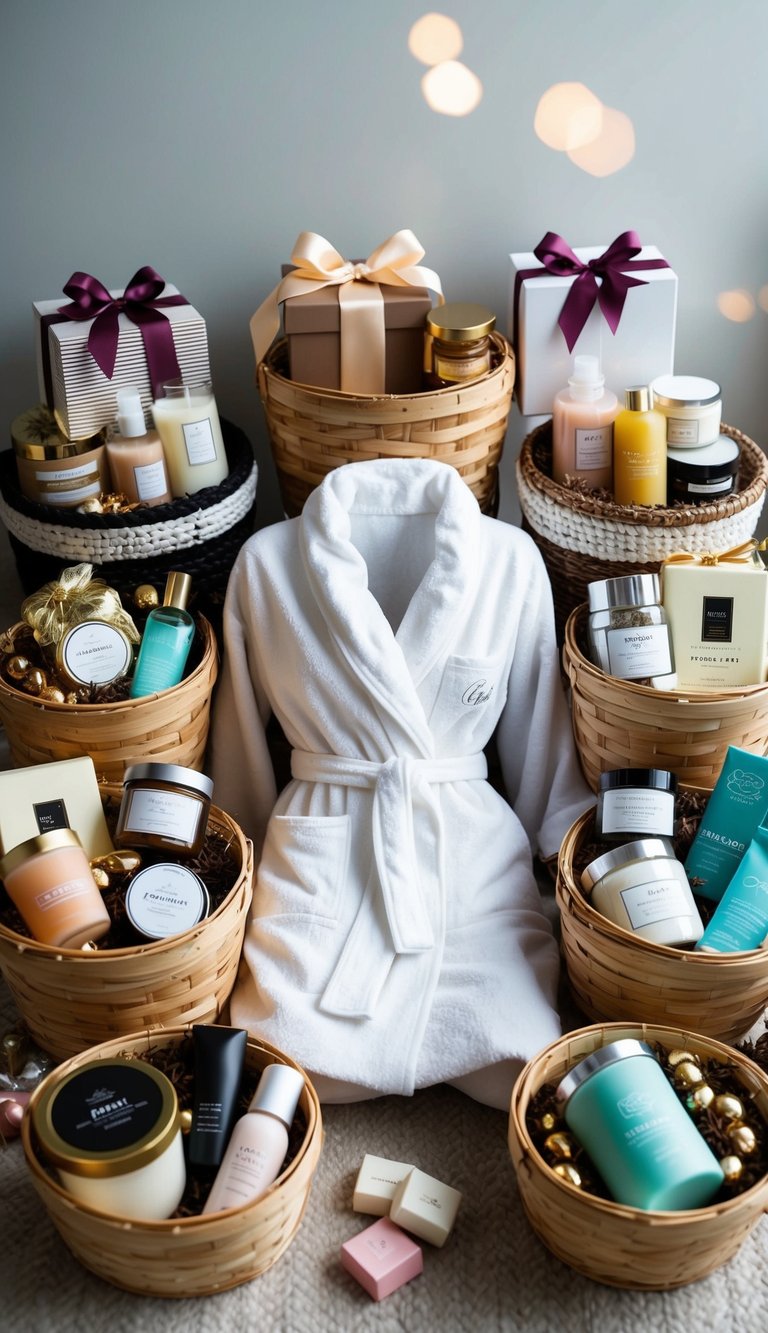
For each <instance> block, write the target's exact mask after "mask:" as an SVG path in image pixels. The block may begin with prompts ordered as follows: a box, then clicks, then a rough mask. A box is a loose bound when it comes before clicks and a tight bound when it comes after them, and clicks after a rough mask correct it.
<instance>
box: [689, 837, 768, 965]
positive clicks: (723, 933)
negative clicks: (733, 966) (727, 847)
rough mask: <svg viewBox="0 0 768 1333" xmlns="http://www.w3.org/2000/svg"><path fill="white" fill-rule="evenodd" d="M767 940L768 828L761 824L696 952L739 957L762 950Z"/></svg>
mask: <svg viewBox="0 0 768 1333" xmlns="http://www.w3.org/2000/svg"><path fill="white" fill-rule="evenodd" d="M766 936H768V828H767V827H766V825H765V824H760V825H758V827H757V829H756V830H755V836H754V838H753V839H752V841H751V843H750V844H749V847H748V848H747V852H746V855H745V857H744V859H743V860H742V862H741V864H740V866H739V868H738V870H737V871H736V874H735V875H734V877H733V879H732V880H731V882H730V884H729V885H728V888H727V889H726V890H725V893H724V894H723V896H722V898H721V899H720V902H719V903H718V905H717V908H716V910H715V914H714V916H713V917H712V918H711V920H710V922H709V925H708V926H707V928H706V930H705V931H704V934H703V935H702V937H701V939H700V940H699V942H698V944H697V945H696V948H697V949H701V950H703V951H704V952H705V953H738V952H740V951H741V950H743V949H759V948H760V946H761V944H762V943H763V940H764V939H765V938H766Z"/></svg>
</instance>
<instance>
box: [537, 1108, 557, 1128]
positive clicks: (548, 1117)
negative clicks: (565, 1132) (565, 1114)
mask: <svg viewBox="0 0 768 1333" xmlns="http://www.w3.org/2000/svg"><path fill="white" fill-rule="evenodd" d="M539 1124H540V1125H541V1128H542V1129H544V1130H546V1132H547V1133H548V1134H550V1133H551V1132H552V1130H553V1129H557V1116H556V1115H553V1114H552V1112H551V1111H545V1112H544V1114H543V1116H542V1117H541V1120H540V1121H539Z"/></svg>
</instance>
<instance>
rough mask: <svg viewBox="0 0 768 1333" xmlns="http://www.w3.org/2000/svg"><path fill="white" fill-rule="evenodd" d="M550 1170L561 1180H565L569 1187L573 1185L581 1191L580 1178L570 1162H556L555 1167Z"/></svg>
mask: <svg viewBox="0 0 768 1333" xmlns="http://www.w3.org/2000/svg"><path fill="white" fill-rule="evenodd" d="M552 1170H553V1171H554V1173H555V1175H556V1176H559V1177H560V1179H561V1180H567V1181H568V1184H569V1185H575V1186H576V1188H577V1189H581V1176H580V1175H579V1173H578V1171H577V1170H576V1167H575V1166H573V1164H572V1163H571V1162H558V1163H557V1166H553V1167H552Z"/></svg>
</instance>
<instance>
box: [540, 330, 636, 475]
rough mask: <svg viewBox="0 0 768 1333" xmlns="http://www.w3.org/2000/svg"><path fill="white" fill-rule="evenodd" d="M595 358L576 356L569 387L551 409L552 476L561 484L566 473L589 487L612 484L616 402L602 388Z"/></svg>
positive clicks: (611, 395)
mask: <svg viewBox="0 0 768 1333" xmlns="http://www.w3.org/2000/svg"><path fill="white" fill-rule="evenodd" d="M604 385H605V379H604V377H603V376H602V375H601V374H600V363H599V361H598V359H597V357H596V356H576V357H574V360H573V374H572V375H571V377H570V379H569V380H568V388H567V389H561V390H560V392H559V393H558V394H556V396H555V401H554V404H553V408H552V476H553V477H554V479H555V481H559V482H560V483H561V485H562V484H563V483H564V481H565V478H566V474H567V475H568V476H570V477H582V478H583V479H584V481H586V482H587V483H588V484H589V485H590V486H592V487H594V488H597V487H601V488H603V489H605V490H610V489H611V486H612V484H613V421H614V418H615V416H616V413H617V411H618V408H619V403H618V399H617V397H616V394H615V393H611V391H610V389H606V388H604Z"/></svg>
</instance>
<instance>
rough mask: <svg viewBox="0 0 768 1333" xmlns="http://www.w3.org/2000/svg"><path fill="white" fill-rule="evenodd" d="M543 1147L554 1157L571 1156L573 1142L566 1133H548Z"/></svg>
mask: <svg viewBox="0 0 768 1333" xmlns="http://www.w3.org/2000/svg"><path fill="white" fill-rule="evenodd" d="M544 1147H545V1148H546V1149H547V1152H551V1153H552V1155H553V1156H554V1157H563V1158H570V1157H573V1144H572V1142H571V1140H570V1139H569V1137H568V1135H567V1134H549V1135H548V1136H547V1138H546V1139H545V1140H544Z"/></svg>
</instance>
